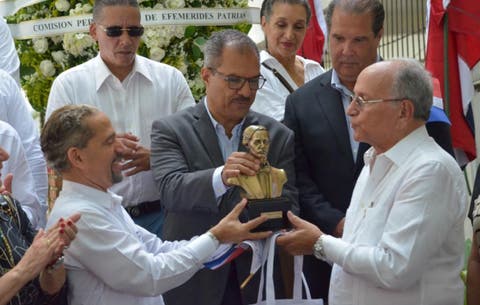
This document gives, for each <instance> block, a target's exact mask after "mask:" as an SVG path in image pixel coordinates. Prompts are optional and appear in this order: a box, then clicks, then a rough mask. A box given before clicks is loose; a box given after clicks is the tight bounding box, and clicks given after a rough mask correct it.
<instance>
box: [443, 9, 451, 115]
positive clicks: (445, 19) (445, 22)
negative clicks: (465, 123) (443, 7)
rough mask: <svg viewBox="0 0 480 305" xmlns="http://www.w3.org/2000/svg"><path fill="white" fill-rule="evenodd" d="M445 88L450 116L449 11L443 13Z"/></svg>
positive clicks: (446, 107) (446, 109)
mask: <svg viewBox="0 0 480 305" xmlns="http://www.w3.org/2000/svg"><path fill="white" fill-rule="evenodd" d="M443 88H444V91H445V92H444V94H445V96H444V97H443V99H444V108H445V113H446V114H447V116H448V117H449V118H450V81H449V69H448V12H447V11H445V14H444V15H443Z"/></svg>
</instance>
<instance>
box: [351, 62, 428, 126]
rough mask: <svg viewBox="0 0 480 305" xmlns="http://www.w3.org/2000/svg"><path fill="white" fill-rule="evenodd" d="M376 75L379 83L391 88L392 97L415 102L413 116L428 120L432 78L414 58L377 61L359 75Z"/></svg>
mask: <svg viewBox="0 0 480 305" xmlns="http://www.w3.org/2000/svg"><path fill="white" fill-rule="evenodd" d="M362 74H364V75H367V74H369V75H373V74H375V75H376V77H375V78H376V79H377V80H378V82H379V85H381V86H382V87H384V86H386V88H389V94H390V96H391V98H403V99H408V100H410V101H411V102H412V103H413V106H414V108H415V111H414V113H413V117H414V118H415V119H419V120H422V121H427V120H428V118H429V116H430V109H431V107H432V101H433V86H432V78H431V75H430V73H429V72H428V71H426V70H425V68H424V67H423V66H422V65H421V64H420V63H419V62H418V61H417V60H414V59H393V60H389V61H382V62H377V63H375V64H373V65H370V66H368V67H367V68H365V69H364V70H363V71H362V72H361V73H360V75H359V79H360V76H361V75H362Z"/></svg>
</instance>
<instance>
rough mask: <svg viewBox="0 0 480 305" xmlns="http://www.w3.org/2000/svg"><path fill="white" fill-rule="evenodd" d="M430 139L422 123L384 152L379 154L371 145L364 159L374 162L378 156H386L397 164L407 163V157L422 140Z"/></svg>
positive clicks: (368, 162) (370, 162)
mask: <svg viewBox="0 0 480 305" xmlns="http://www.w3.org/2000/svg"><path fill="white" fill-rule="evenodd" d="M427 139H429V136H428V133H427V129H426V127H425V125H422V126H420V127H418V128H417V129H415V130H414V131H412V132H411V133H410V134H408V135H407V136H406V137H404V138H403V139H401V140H400V141H399V142H397V143H396V144H395V145H394V146H393V147H391V148H390V149H389V150H387V151H386V152H384V153H383V154H378V155H377V153H376V151H375V148H373V146H372V147H370V148H369V149H368V150H367V151H366V152H365V154H364V156H363V158H364V159H363V160H364V162H365V164H370V165H371V164H372V162H374V161H375V158H376V157H378V156H385V157H386V158H388V159H389V160H391V161H392V162H393V163H395V165H396V166H401V165H402V164H404V163H405V161H406V159H407V158H408V157H409V155H410V154H411V153H412V151H413V150H415V149H416V148H417V147H418V146H419V145H420V144H421V142H423V141H425V140H427Z"/></svg>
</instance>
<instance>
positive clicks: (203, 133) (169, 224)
mask: <svg viewBox="0 0 480 305" xmlns="http://www.w3.org/2000/svg"><path fill="white" fill-rule="evenodd" d="M252 124H255V125H263V126H265V127H266V128H267V129H268V131H269V135H270V149H269V154H268V160H269V161H270V164H271V165H272V166H274V167H276V168H282V169H284V170H285V171H286V173H287V178H288V181H287V183H286V184H285V186H284V189H283V195H284V196H287V197H288V198H289V199H290V200H291V201H292V203H293V204H294V210H295V211H296V212H298V204H297V191H296V188H295V173H294V171H295V170H294V147H293V132H292V131H291V130H289V129H288V128H286V127H285V126H283V125H282V124H280V123H278V122H277V121H275V120H274V119H271V118H269V117H267V116H264V115H261V114H258V113H255V112H253V111H251V112H249V113H248V114H247V116H246V118H245V123H244V125H243V128H246V127H247V126H249V125H252ZM242 132H243V131H242ZM240 142H241V141H240ZM239 150H242V151H245V150H246V149H245V147H243V145H241V144H240V147H239ZM224 164H225V161H224V160H223V157H222V153H221V150H220V147H219V144H218V140H217V136H216V133H215V130H214V127H213V125H212V123H211V120H210V117H209V115H208V113H207V111H206V109H205V104H204V103H203V102H201V103H199V104H197V105H196V106H193V107H190V108H188V109H185V110H183V111H180V112H177V113H175V114H173V115H171V116H169V117H166V118H163V119H161V120H157V121H155V122H154V123H153V129H152V148H151V167H152V171H153V175H154V178H155V181H156V184H157V186H158V189H159V191H160V195H161V202H162V204H163V205H164V207H165V211H166V216H165V223H164V226H163V238H164V239H166V240H179V239H190V238H191V237H192V236H195V235H199V234H202V233H205V232H206V231H207V230H208V229H210V228H211V227H212V226H214V225H215V224H216V223H217V222H218V221H219V220H220V219H221V218H222V217H224V216H225V215H226V214H227V213H228V212H230V211H231V210H232V208H233V206H234V205H235V204H236V203H238V202H239V201H240V196H239V190H238V188H230V189H229V190H228V191H227V192H226V193H225V194H224V195H223V196H222V197H221V199H220V203H218V202H217V200H216V198H215V195H214V190H213V187H212V176H213V172H214V170H215V168H217V167H219V166H222V165H224ZM234 263H235V264H236V269H237V272H238V278H239V282H240V283H241V282H242V281H243V280H244V279H245V278H246V277H247V276H248V273H249V270H250V257H249V255H245V254H243V255H242V256H240V257H239V258H238V259H237V260H235V261H234ZM230 267H231V266H230V264H228V265H226V266H224V267H222V268H220V269H217V270H215V271H211V270H201V271H200V272H198V273H197V274H196V275H195V276H194V277H193V278H192V279H190V280H189V281H188V282H187V283H185V284H184V285H182V286H180V287H179V288H177V289H174V290H172V291H170V292H168V293H166V294H164V298H165V302H166V303H167V304H185V305H188V304H196V305H197V304H198V305H202V304H204V305H217V304H220V302H221V301H222V297H223V294H224V290H225V286H226V283H227V277H228V274H229V268H230ZM248 289H250V290H251V293H249V294H248V295H249V296H250V295H251V297H253V298H254V299H249V300H248V301H249V302H253V301H255V300H256V293H257V291H258V286H257V287H255V285H251V284H249V285H247V290H248Z"/></svg>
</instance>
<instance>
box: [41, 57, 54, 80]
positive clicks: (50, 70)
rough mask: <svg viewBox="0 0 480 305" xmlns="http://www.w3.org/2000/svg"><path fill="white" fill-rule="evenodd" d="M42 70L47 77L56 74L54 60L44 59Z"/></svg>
mask: <svg viewBox="0 0 480 305" xmlns="http://www.w3.org/2000/svg"><path fill="white" fill-rule="evenodd" d="M40 72H42V74H43V75H44V76H45V77H52V76H54V75H55V72H56V71H55V67H54V66H53V62H51V61H50V60H48V59H45V60H42V62H40Z"/></svg>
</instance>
